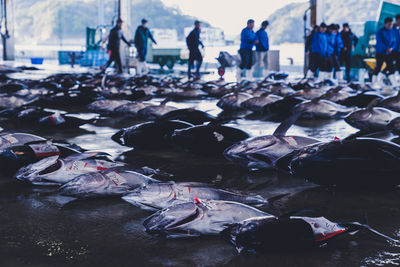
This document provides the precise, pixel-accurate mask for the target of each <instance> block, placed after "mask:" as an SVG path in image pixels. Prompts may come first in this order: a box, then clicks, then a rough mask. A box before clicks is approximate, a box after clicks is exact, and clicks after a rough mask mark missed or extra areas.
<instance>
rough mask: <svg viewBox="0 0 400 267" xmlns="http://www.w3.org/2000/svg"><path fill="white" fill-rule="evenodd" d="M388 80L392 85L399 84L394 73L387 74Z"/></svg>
mask: <svg viewBox="0 0 400 267" xmlns="http://www.w3.org/2000/svg"><path fill="white" fill-rule="evenodd" d="M389 80H390V83H391V84H392V87H397V86H399V83H398V82H397V79H396V76H395V75H394V74H390V75H389Z"/></svg>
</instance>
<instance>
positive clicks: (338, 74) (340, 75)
mask: <svg viewBox="0 0 400 267" xmlns="http://www.w3.org/2000/svg"><path fill="white" fill-rule="evenodd" d="M336 79H337V82H338V83H342V82H344V80H343V71H337V72H336Z"/></svg>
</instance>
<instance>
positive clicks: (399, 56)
mask: <svg viewBox="0 0 400 267" xmlns="http://www.w3.org/2000/svg"><path fill="white" fill-rule="evenodd" d="M393 30H394V33H395V34H394V35H395V38H396V48H395V49H394V51H393V56H394V61H395V63H396V65H395V70H396V71H398V72H399V73H400V14H398V15H396V23H395V25H394V26H393Z"/></svg>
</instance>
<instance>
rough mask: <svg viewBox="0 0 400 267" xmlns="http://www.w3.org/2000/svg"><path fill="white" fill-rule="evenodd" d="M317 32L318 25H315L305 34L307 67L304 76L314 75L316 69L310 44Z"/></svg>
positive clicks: (311, 76)
mask: <svg viewBox="0 0 400 267" xmlns="http://www.w3.org/2000/svg"><path fill="white" fill-rule="evenodd" d="M317 32H319V25H315V26H314V28H313V30H312V31H311V33H310V34H309V35H308V36H307V39H306V47H305V51H306V55H307V56H308V69H307V73H306V78H313V77H316V70H317V68H318V66H317V62H316V58H315V55H314V53H313V52H312V51H311V44H312V41H313V37H314V34H315V33H317Z"/></svg>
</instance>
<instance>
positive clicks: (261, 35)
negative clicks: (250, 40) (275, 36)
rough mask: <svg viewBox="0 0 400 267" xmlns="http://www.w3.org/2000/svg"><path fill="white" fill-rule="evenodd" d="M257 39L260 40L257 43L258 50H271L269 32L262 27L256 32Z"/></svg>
mask: <svg viewBox="0 0 400 267" xmlns="http://www.w3.org/2000/svg"><path fill="white" fill-rule="evenodd" d="M256 36H257V39H258V41H259V43H258V44H256V50H257V51H260V52H265V51H268V50H269V40H268V34H267V32H266V31H265V30H264V29H263V28H261V29H259V30H258V31H257V32H256Z"/></svg>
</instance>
